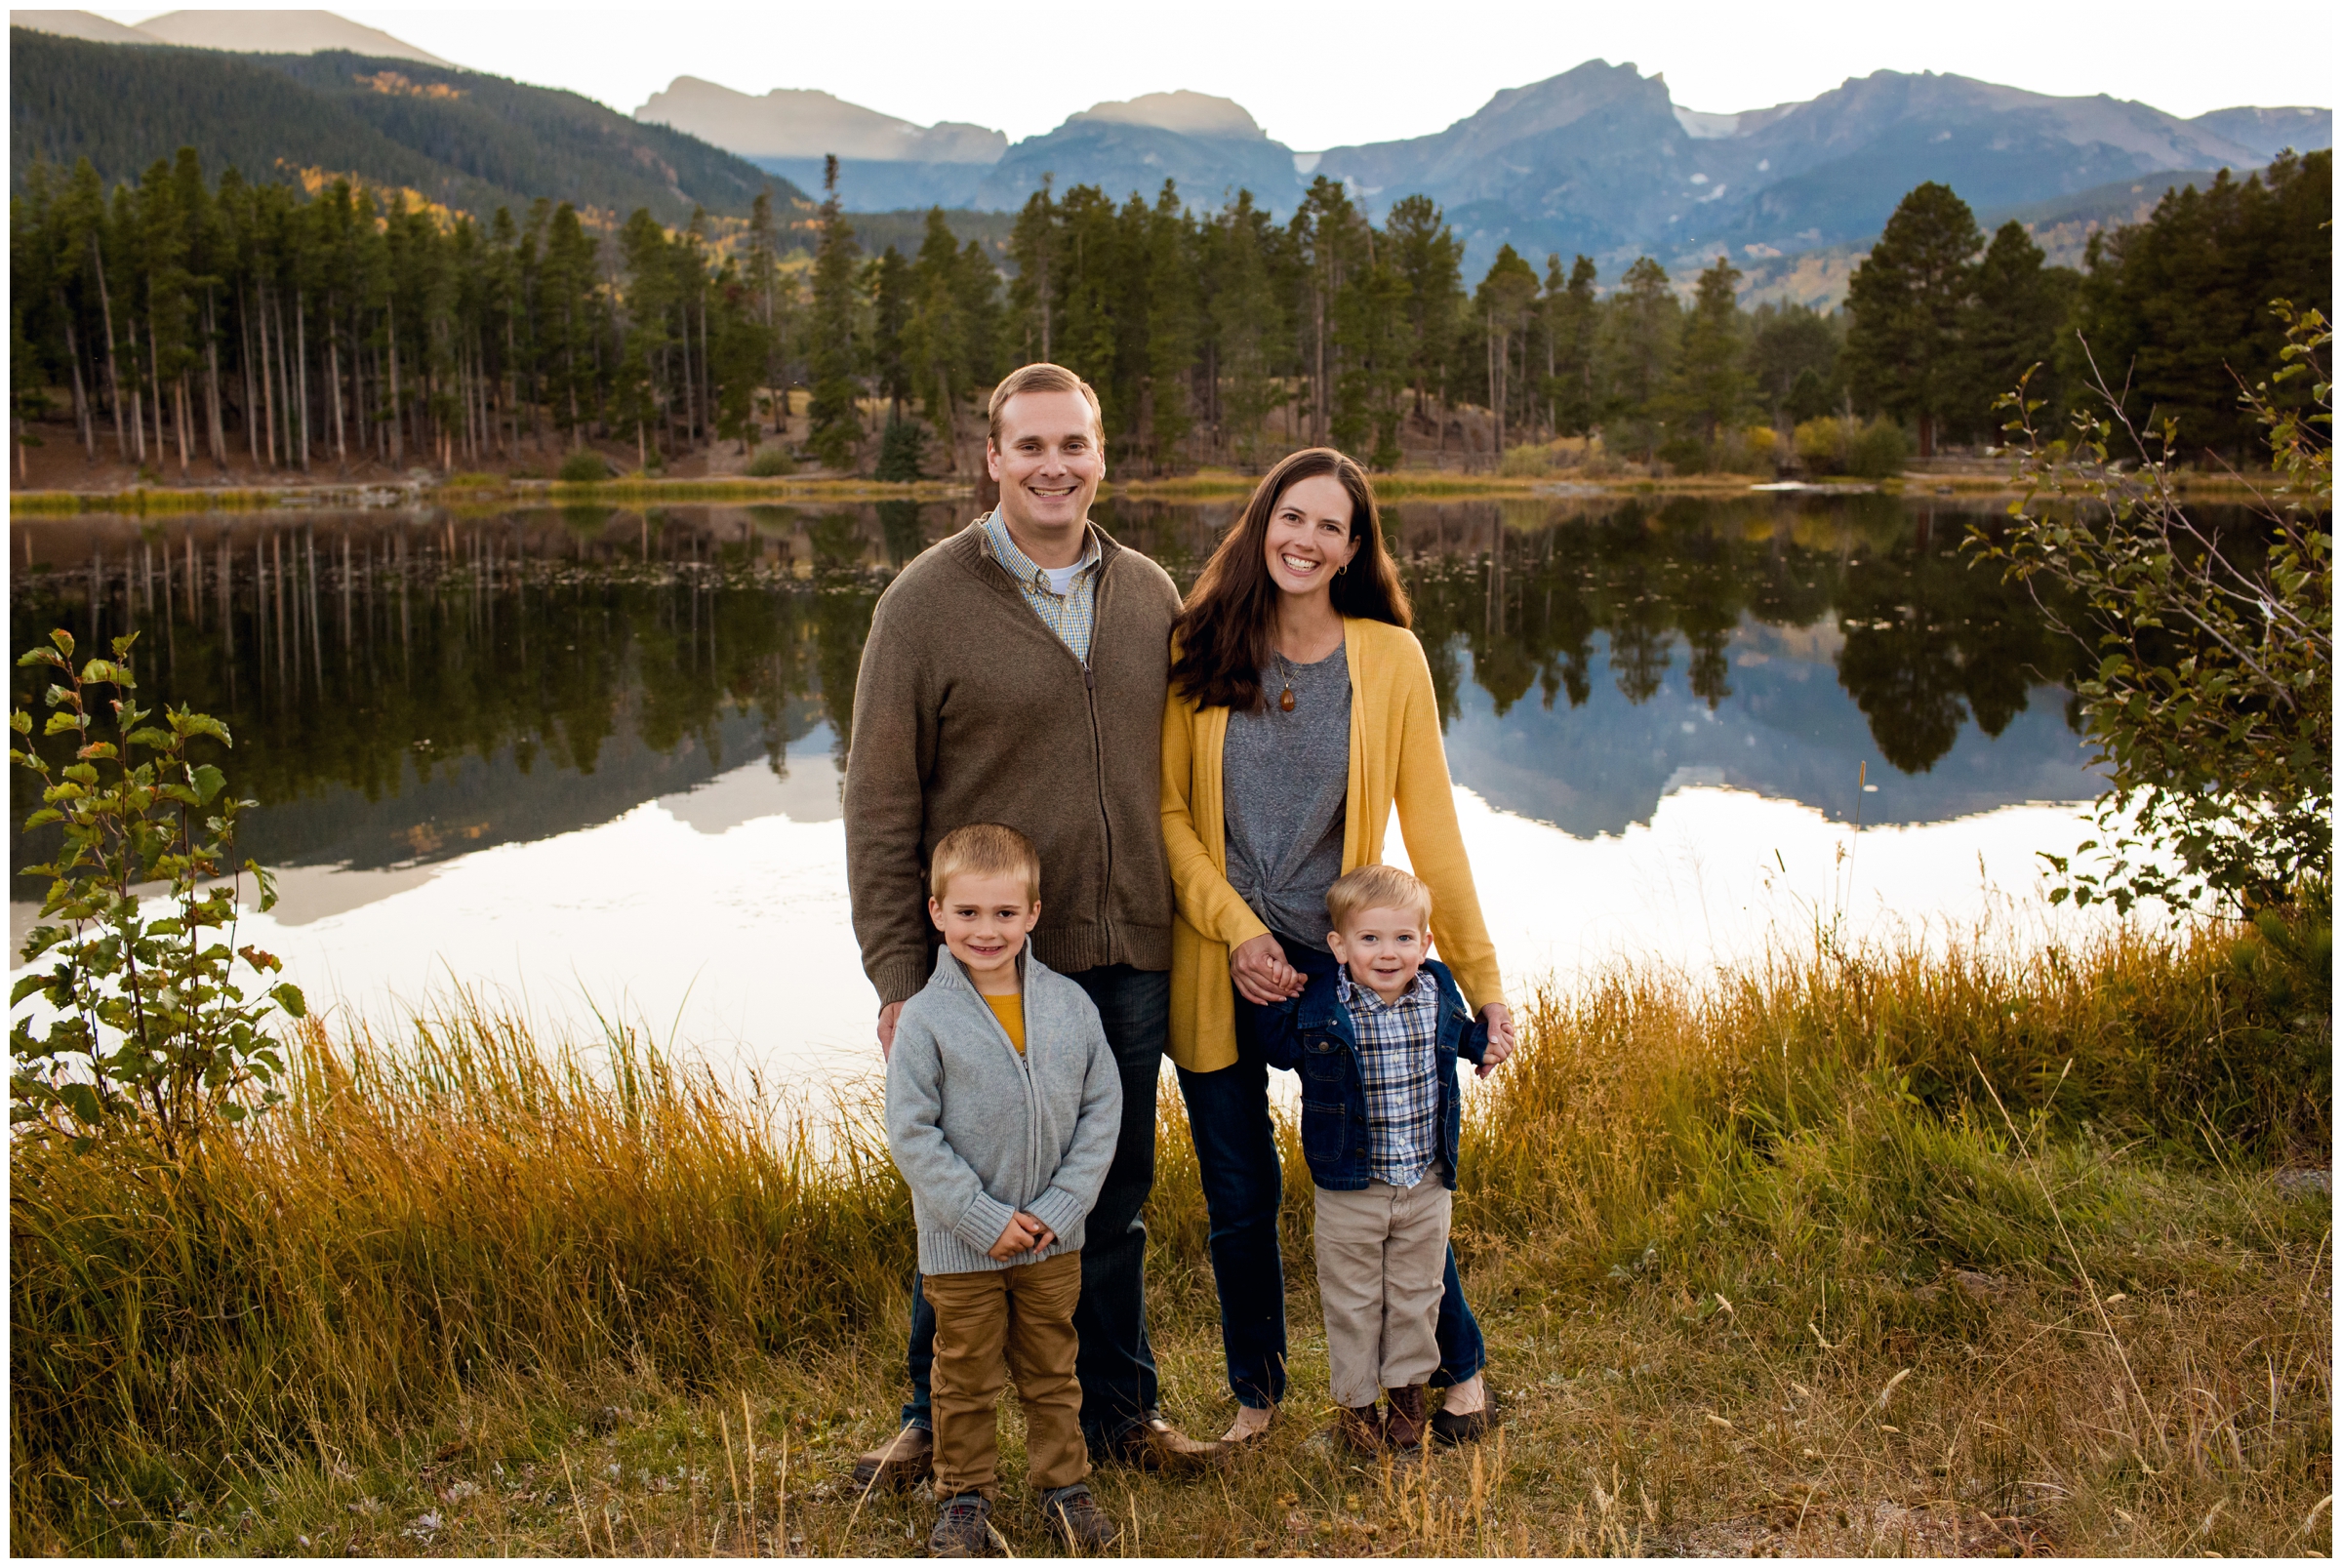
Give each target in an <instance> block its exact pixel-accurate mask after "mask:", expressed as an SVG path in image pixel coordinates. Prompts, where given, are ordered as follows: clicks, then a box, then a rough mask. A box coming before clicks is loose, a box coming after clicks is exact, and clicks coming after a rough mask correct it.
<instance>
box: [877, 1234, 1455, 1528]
mask: <svg viewBox="0 0 2342 1568" xmlns="http://www.w3.org/2000/svg"><path fill="white" fill-rule="evenodd" d="M920 1288H921V1289H922V1290H924V1291H925V1292H926V1293H927V1305H928V1306H930V1307H934V1308H935V1370H934V1372H933V1373H932V1374H931V1375H930V1384H929V1387H930V1388H931V1390H932V1393H933V1398H934V1402H935V1495H936V1496H937V1497H938V1498H948V1497H957V1496H958V1495H959V1494H960V1493H962V1492H976V1493H980V1494H981V1495H983V1496H984V1497H986V1498H988V1499H989V1498H991V1497H993V1496H995V1495H996V1492H997V1488H996V1486H995V1484H994V1481H995V1477H996V1474H997V1472H998V1469H999V1463H1000V1426H999V1405H1000V1385H1001V1383H1002V1381H1003V1374H1004V1373H1005V1374H1006V1376H1008V1377H1013V1378H1015V1379H1016V1383H1017V1402H1018V1403H1019V1404H1020V1405H1022V1406H1023V1407H1024V1409H1025V1457H1026V1460H1027V1462H1028V1464H1027V1467H1028V1471H1029V1474H1030V1479H1031V1483H1032V1486H1033V1489H1034V1490H1035V1491H1043V1490H1046V1489H1048V1488H1050V1487H1057V1486H1071V1485H1072V1484H1073V1483H1074V1482H1075V1481H1078V1480H1080V1479H1081V1478H1082V1477H1083V1476H1085V1475H1087V1474H1089V1473H1090V1459H1089V1453H1088V1450H1087V1449H1086V1448H1085V1446H1084V1445H1083V1443H1082V1440H1081V1384H1080V1383H1079V1382H1078V1381H1077V1380H1076V1379H1075V1378H1074V1376H1073V1358H1074V1355H1075V1353H1076V1352H1077V1351H1078V1350H1079V1349H1080V1347H1081V1341H1080V1338H1079V1337H1078V1336H1077V1335H1076V1334H1075V1333H1074V1332H1073V1304H1074V1303H1075V1302H1077V1301H1079V1300H1080V1299H1081V1254H1080V1253H1078V1252H1066V1253H1060V1254H1058V1255H1057V1256H1056V1257H1054V1258H1050V1259H1047V1260H1045V1261H1043V1262H1041V1263H1037V1264H1017V1265H1014V1266H1010V1267H1007V1268H992V1269H986V1270H983V1271H981V1272H978V1273H969V1274H928V1275H925V1276H924V1277H923V1278H922V1279H921V1280H920ZM1434 1301H1435V1298H1434ZM1004 1357H1005V1359H1004Z"/></svg>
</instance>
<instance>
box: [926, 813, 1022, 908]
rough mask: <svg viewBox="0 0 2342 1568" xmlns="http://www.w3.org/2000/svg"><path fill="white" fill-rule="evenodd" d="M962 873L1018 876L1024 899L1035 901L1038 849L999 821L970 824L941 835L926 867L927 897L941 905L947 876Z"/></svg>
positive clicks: (948, 883) (946, 886)
mask: <svg viewBox="0 0 2342 1568" xmlns="http://www.w3.org/2000/svg"><path fill="white" fill-rule="evenodd" d="M963 874H964V875H969V876H1021V877H1023V878H1024V879H1025V899H1026V902H1027V903H1028V904H1032V903H1038V902H1039V900H1040V897H1041V855H1040V851H1038V850H1036V849H1034V848H1033V847H1032V840H1031V839H1030V838H1027V837H1026V836H1025V835H1024V834H1023V833H1020V832H1018V831H1017V830H1016V829H1015V828H1013V827H1007V826H1003V825H1002V824H999V823H970V824H968V825H967V826H965V827H954V828H952V829H951V831H949V832H948V833H946V834H945V835H944V838H943V842H942V843H940V844H938V845H936V846H935V859H934V860H933V861H932V862H930V863H929V864H928V867H927V892H928V894H929V896H931V897H932V898H934V900H935V901H936V902H937V903H938V904H941V903H942V902H943V898H944V890H945V889H946V888H948V887H949V886H950V885H951V879H952V878H953V877H955V876H960V875H963Z"/></svg>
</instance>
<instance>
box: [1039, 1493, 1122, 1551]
mask: <svg viewBox="0 0 2342 1568" xmlns="http://www.w3.org/2000/svg"><path fill="white" fill-rule="evenodd" d="M1041 1517H1042V1518H1044V1519H1046V1520H1048V1521H1049V1524H1050V1527H1051V1528H1052V1529H1054V1530H1056V1531H1057V1533H1058V1534H1059V1535H1061V1536H1063V1537H1064V1538H1065V1542H1066V1545H1067V1546H1069V1547H1070V1548H1073V1549H1074V1550H1075V1551H1080V1550H1083V1549H1084V1548H1091V1549H1098V1550H1103V1549H1104V1548H1108V1547H1110V1546H1112V1545H1113V1544H1114V1543H1115V1542H1116V1541H1119V1540H1120V1539H1121V1538H1122V1527H1121V1526H1120V1525H1118V1524H1116V1523H1114V1521H1113V1520H1112V1519H1111V1518H1110V1517H1109V1516H1108V1514H1107V1511H1106V1509H1104V1508H1100V1507H1099V1506H1098V1500H1097V1499H1096V1498H1094V1497H1092V1496H1090V1489H1089V1488H1088V1487H1086V1486H1084V1485H1082V1484H1081V1483H1080V1482H1079V1481H1076V1482H1074V1483H1073V1484H1072V1485H1071V1486H1060V1487H1056V1488H1054V1489H1052V1490H1050V1491H1047V1492H1043V1493H1042V1494H1041Z"/></svg>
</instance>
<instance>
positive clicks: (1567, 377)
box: [1544, 256, 1600, 435]
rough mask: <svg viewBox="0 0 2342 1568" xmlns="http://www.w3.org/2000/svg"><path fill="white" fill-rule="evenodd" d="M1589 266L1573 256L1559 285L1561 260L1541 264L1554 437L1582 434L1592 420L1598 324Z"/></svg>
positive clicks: (1547, 390) (1547, 386)
mask: <svg viewBox="0 0 2342 1568" xmlns="http://www.w3.org/2000/svg"><path fill="white" fill-rule="evenodd" d="M1595 276H1596V274H1595V265H1594V261H1593V260H1592V259H1591V258H1589V257H1586V256H1579V257H1578V258H1576V259H1575V260H1574V261H1571V262H1570V264H1569V279H1568V281H1567V282H1566V283H1564V282H1563V281H1562V279H1561V259H1560V258H1559V257H1558V256H1555V257H1550V258H1548V259H1547V263H1546V273H1545V301H1544V312H1545V341H1546V350H1547V355H1548V358H1547V373H1546V381H1545V401H1546V408H1547V410H1548V415H1547V417H1548V418H1549V419H1550V420H1551V421H1552V422H1553V425H1554V431H1555V434H1557V435H1575V434H1583V433H1584V432H1585V430H1586V429H1587V428H1588V427H1589V426H1590V425H1592V424H1593V422H1594V419H1595V397H1594V372H1595V361H1594V342H1595V328H1596V326H1597V325H1598V323H1599V320H1600V311H1599V306H1598V305H1597V303H1596V302H1595V295H1594V285H1595Z"/></svg>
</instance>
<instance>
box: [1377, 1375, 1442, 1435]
mask: <svg viewBox="0 0 2342 1568" xmlns="http://www.w3.org/2000/svg"><path fill="white" fill-rule="evenodd" d="M1385 1391H1386V1392H1388V1393H1389V1394H1390V1396H1391V1419H1390V1420H1388V1421H1386V1422H1384V1423H1383V1438H1384V1440H1385V1441H1387V1442H1388V1443H1390V1445H1391V1446H1392V1447H1393V1448H1402V1449H1403V1448H1421V1447H1422V1446H1423V1434H1424V1431H1425V1429H1426V1428H1427V1427H1429V1426H1430V1425H1431V1420H1430V1416H1429V1414H1428V1413H1427V1412H1426V1410H1425V1408H1424V1406H1425V1401H1424V1397H1423V1385H1422V1384H1420V1383H1418V1384H1416V1385H1415V1386H1414V1387H1410V1388H1391V1389H1387V1390H1385Z"/></svg>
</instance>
